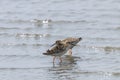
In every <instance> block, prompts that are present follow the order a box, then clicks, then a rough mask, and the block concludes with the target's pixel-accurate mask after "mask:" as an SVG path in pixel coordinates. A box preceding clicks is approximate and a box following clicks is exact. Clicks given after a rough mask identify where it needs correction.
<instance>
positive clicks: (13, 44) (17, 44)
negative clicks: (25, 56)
mask: <svg viewBox="0 0 120 80" xmlns="http://www.w3.org/2000/svg"><path fill="white" fill-rule="evenodd" d="M0 46H2V47H10V46H11V47H25V46H33V47H39V46H50V45H49V44H39V43H37V44H28V43H3V44H2V43H1V44H0Z"/></svg>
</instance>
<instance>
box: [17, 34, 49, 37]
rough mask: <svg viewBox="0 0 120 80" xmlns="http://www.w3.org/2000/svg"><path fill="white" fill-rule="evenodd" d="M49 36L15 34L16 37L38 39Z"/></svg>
mask: <svg viewBox="0 0 120 80" xmlns="http://www.w3.org/2000/svg"><path fill="white" fill-rule="evenodd" d="M49 36H50V34H29V33H25V34H23V33H22V34H21V33H18V34H16V37H21V38H40V37H49Z"/></svg>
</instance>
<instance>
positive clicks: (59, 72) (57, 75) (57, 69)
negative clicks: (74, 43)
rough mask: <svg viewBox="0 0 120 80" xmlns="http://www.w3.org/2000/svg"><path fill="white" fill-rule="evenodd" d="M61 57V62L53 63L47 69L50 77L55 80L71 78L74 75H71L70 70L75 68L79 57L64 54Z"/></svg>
mask: <svg viewBox="0 0 120 80" xmlns="http://www.w3.org/2000/svg"><path fill="white" fill-rule="evenodd" d="M62 59H63V62H62V63H58V64H57V63H54V64H53V67H52V68H50V69H49V73H50V75H51V78H54V79H56V80H57V79H58V80H63V79H65V80H73V79H74V77H75V76H73V75H72V72H74V70H76V65H77V61H79V60H80V59H81V58H80V57H75V56H69V55H65V56H64V57H62Z"/></svg>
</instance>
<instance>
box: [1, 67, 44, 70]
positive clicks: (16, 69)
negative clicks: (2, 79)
mask: <svg viewBox="0 0 120 80" xmlns="http://www.w3.org/2000/svg"><path fill="white" fill-rule="evenodd" d="M41 68H43V67H33V68H32V67H31V68H29V67H28V68H27V67H26V68H24V67H23V68H22V67H21V68H19V67H18V68H17V67H16V68H15V67H13V68H12V67H11V68H0V70H29V69H41Z"/></svg>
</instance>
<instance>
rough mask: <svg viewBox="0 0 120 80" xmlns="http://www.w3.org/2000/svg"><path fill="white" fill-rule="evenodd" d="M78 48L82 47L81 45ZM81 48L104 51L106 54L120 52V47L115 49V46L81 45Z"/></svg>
mask: <svg viewBox="0 0 120 80" xmlns="http://www.w3.org/2000/svg"><path fill="white" fill-rule="evenodd" d="M78 46H80V45H78ZM80 47H81V48H89V49H98V50H104V51H106V52H114V51H120V47H114V46H86V45H81V46H80Z"/></svg>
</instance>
